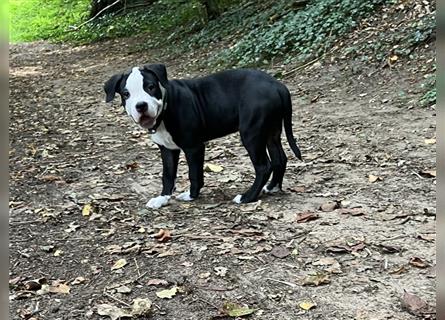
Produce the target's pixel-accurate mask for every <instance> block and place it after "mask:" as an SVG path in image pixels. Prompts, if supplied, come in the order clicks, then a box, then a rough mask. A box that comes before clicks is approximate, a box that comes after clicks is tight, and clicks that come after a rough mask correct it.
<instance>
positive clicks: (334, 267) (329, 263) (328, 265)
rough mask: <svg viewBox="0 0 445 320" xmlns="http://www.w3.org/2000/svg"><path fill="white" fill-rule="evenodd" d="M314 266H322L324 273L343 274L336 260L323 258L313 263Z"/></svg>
mask: <svg viewBox="0 0 445 320" xmlns="http://www.w3.org/2000/svg"><path fill="white" fill-rule="evenodd" d="M312 264H313V265H314V266H322V267H323V270H324V271H327V272H330V273H342V271H341V267H340V263H339V262H338V261H337V260H335V259H334V258H321V259H320V260H317V261H314V262H312Z"/></svg>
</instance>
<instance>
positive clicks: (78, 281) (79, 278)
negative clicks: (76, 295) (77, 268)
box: [71, 277, 86, 285]
mask: <svg viewBox="0 0 445 320" xmlns="http://www.w3.org/2000/svg"><path fill="white" fill-rule="evenodd" d="M85 281H86V279H85V278H84V277H77V278H76V279H74V280H73V281H72V282H71V285H76V284H81V283H84V282H85Z"/></svg>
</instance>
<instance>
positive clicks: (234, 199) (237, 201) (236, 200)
mask: <svg viewBox="0 0 445 320" xmlns="http://www.w3.org/2000/svg"><path fill="white" fill-rule="evenodd" d="M241 197H242V196H241V195H240V194H239V195H237V196H236V197H235V198H233V202H235V203H238V204H240V203H241Z"/></svg>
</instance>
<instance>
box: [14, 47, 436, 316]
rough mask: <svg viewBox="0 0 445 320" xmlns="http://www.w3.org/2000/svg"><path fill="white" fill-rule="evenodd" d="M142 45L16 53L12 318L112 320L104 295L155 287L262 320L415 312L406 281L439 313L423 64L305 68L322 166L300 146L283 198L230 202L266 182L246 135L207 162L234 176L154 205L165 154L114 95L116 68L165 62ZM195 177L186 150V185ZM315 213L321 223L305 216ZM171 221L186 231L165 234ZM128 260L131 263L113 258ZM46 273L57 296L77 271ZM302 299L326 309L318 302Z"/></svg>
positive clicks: (151, 293)
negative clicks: (108, 85)
mask: <svg viewBox="0 0 445 320" xmlns="http://www.w3.org/2000/svg"><path fill="white" fill-rule="evenodd" d="M130 49H131V44H128V46H122V43H121V42H119V41H116V42H110V43H106V44H101V45H95V46H88V47H80V48H71V47H69V46H60V45H50V44H47V43H34V44H27V45H16V46H12V47H11V56H10V62H11V69H10V72H11V73H10V79H11V82H10V90H11V93H10V114H11V121H10V168H9V169H10V195H11V197H10V208H11V209H10V279H11V280H10V296H11V299H12V300H11V302H10V318H11V319H27V318H26V317H27V316H29V315H30V314H31V313H32V312H31V311H32V310H36V312H35V313H34V317H35V318H36V319H83V318H85V319H86V318H88V319H99V318H100V317H99V316H98V315H97V314H96V312H95V306H96V305H98V304H101V303H108V304H113V305H115V306H118V307H123V308H125V304H124V303H128V304H131V302H132V301H133V299H135V298H138V297H140V298H150V299H151V300H152V301H153V302H154V306H153V307H152V309H153V311H152V316H151V319H190V320H195V319H196V320H198V319H211V318H212V317H214V316H216V315H218V314H219V313H218V310H217V308H221V307H222V306H223V304H224V302H225V301H230V302H235V303H238V304H241V305H243V304H246V305H248V306H249V307H251V308H254V309H256V311H255V313H254V314H253V315H252V316H251V319H415V318H416V317H415V316H414V315H411V314H410V313H408V312H407V310H405V309H403V308H402V305H401V297H402V295H403V292H404V290H406V291H408V292H410V293H413V294H416V295H418V296H419V297H421V298H422V299H423V300H425V301H427V302H428V303H429V304H431V305H432V308H433V309H434V308H435V265H436V259H435V215H436V211H435V178H434V177H432V176H431V174H433V172H428V170H435V166H436V165H435V154H436V152H435V145H434V144H428V143H426V142H425V139H430V138H434V137H435V111H434V110H432V109H430V108H420V107H418V106H416V101H417V99H418V97H419V95H418V94H417V93H415V86H414V84H415V83H417V82H418V81H419V79H421V77H422V74H419V73H416V72H415V70H414V69H410V66H407V67H406V68H403V69H395V70H392V71H391V70H377V72H375V71H376V70H373V69H368V68H367V67H366V66H360V65H359V66H357V65H354V66H347V65H343V66H325V65H323V66H317V65H315V66H314V67H313V68H312V69H309V70H306V71H305V72H304V73H302V74H298V75H296V76H292V77H290V78H289V79H286V80H285V81H286V84H287V85H288V86H289V88H290V90H291V92H292V94H293V103H294V109H295V112H294V131H295V134H296V136H297V137H298V140H299V143H300V146H301V149H302V153H303V157H304V159H305V161H304V162H299V161H297V160H296V159H295V158H294V157H292V156H291V152H289V148H288V147H287V145H286V151H287V154H288V155H289V163H288V171H287V173H286V176H285V184H284V187H285V192H284V193H283V194H280V195H278V196H269V197H264V198H262V200H261V202H258V203H256V204H249V205H243V206H237V205H234V204H232V203H231V199H232V198H233V197H234V195H236V194H238V193H240V192H242V191H243V190H244V189H245V188H246V187H247V186H248V185H249V183H250V182H251V179H252V177H253V172H252V168H251V166H250V164H249V162H248V158H247V154H246V152H245V150H244V149H243V148H242V146H241V145H240V143H239V138H238V136H237V135H233V136H230V137H227V138H225V139H220V140H219V141H215V142H211V143H210V145H209V148H208V152H207V161H208V162H210V163H213V164H219V165H221V166H222V167H224V170H223V171H222V172H221V173H213V172H209V173H206V187H205V188H204V190H203V194H202V197H201V198H200V199H199V200H198V201H196V202H193V203H186V204H185V203H179V202H173V203H172V204H171V205H170V206H168V207H165V208H163V209H161V210H159V211H148V210H146V209H145V208H144V205H145V203H146V201H147V200H148V199H149V198H150V197H151V196H153V195H157V193H158V192H159V191H160V168H161V164H160V157H159V154H158V152H157V148H156V147H155V146H154V145H153V144H152V143H151V141H150V140H149V139H148V138H147V135H146V133H144V132H143V131H141V130H139V129H138V128H137V127H135V126H134V125H133V124H132V123H131V122H130V121H129V119H127V116H126V115H124V114H123V110H122V108H121V107H119V106H118V103H117V102H116V103H115V105H114V106H113V107H110V106H107V105H105V103H104V102H103V93H102V84H103V82H104V81H105V80H106V79H107V78H108V76H110V75H112V74H113V73H114V72H115V71H118V70H122V69H125V68H127V67H129V66H131V65H137V64H142V63H145V62H151V61H160V60H162V59H160V57H156V56H155V54H153V55H152V56H149V55H148V54H144V55H143V54H130V53H129V51H130ZM167 64H169V63H167ZM171 65H172V67H170V68H169V71H170V73H171V74H170V76H171V77H176V76H183V75H184V74H186V70H187V66H186V65H181V63H179V62H176V63H175V64H173V63H171ZM357 68H359V69H357ZM371 73H372V75H370V74H371ZM368 75H370V76H368ZM427 142H432V141H429V140H427ZM425 170H426V171H425ZM186 174H187V170H186V166H185V163H184V159H183V158H182V160H181V168H180V172H179V178H178V186H177V189H178V192H181V191H183V190H185V189H186V188H187V185H188V182H187V179H186ZM370 175H374V176H375V178H374V179H377V181H375V182H370V181H369V176H370ZM434 175H435V173H434ZM371 178H372V177H371ZM329 201H331V202H334V203H335V204H336V205H337V206H340V207H341V208H338V209H335V210H333V208H328V207H329V205H326V203H328V202H329ZM87 204H91V205H92V210H91V212H90V215H89V216H83V215H82V208H84V206H85V205H87ZM320 205H324V206H323V207H324V209H325V210H327V211H321V210H319V207H320ZM297 214H299V216H297ZM301 214H308V215H309V216H311V217H313V216H314V215H316V216H318V219H314V220H310V221H307V222H304V221H300V223H298V222H297V217H300V218H301ZM161 228H163V229H168V230H170V231H171V232H172V238H171V239H169V240H168V241H166V242H160V241H159V240H157V239H155V238H154V236H153V235H154V234H155V233H157V232H158V231H159V229H161ZM122 258H124V259H126V261H127V264H126V265H125V266H124V267H123V268H120V269H117V270H111V268H112V266H113V264H114V263H115V262H116V261H117V260H119V259H122ZM310 275H315V276H312V278H311V277H310ZM39 278H45V279H46V281H47V282H48V283H49V284H50V285H51V288H53V290H56V291H57V290H59V291H60V290H61V291H63V290H64V289H66V287H64V286H60V285H57V280H63V281H65V282H64V283H65V284H67V285H68V286H69V287H70V293H69V294H63V293H47V294H41V292H36V291H35V289H36V288H34V287H29V284H28V286H26V284H27V281H28V280H32V279H39ZM150 279H163V280H166V281H167V282H168V284H167V285H166V286H165V288H172V287H174V286H178V287H180V292H178V293H177V294H176V296H174V297H173V298H171V299H160V298H158V297H157V296H156V292H158V291H160V290H162V289H164V288H162V285H158V286H155V285H148V282H149V280H150ZM73 281H74V282H73ZM305 282H306V285H304V284H305ZM314 282H315V283H317V282H328V283H325V284H323V283H322V284H320V285H310V284H311V283H312V284H313V283H314ZM76 283H77V284H76ZM124 285H125V286H126V287H127V288H125V287H123V286H124ZM54 288H55V289H54ZM119 288H120V289H119ZM122 288H124V289H122ZM119 291H121V292H124V293H121V292H119ZM126 291H130V292H126ZM125 292H126V293H125ZM113 297H114V298H113ZM119 301H121V302H119ZM303 301H311V302H313V303H316V305H317V306H316V308H313V309H311V310H309V311H304V310H302V309H301V308H300V307H299V304H300V303H301V302H303ZM122 302H124V303H122ZM36 308H37V309H36ZM431 317H433V316H431Z"/></svg>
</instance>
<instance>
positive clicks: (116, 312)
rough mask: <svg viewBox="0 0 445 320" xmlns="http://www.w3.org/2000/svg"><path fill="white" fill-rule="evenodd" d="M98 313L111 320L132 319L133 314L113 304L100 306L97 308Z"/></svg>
mask: <svg viewBox="0 0 445 320" xmlns="http://www.w3.org/2000/svg"><path fill="white" fill-rule="evenodd" d="M97 313H98V314H99V315H101V316H108V317H110V318H111V320H117V319H120V318H125V317H126V318H131V317H132V314H131V313H129V312H128V311H125V310H123V309H121V308H118V307H115V306H113V305H111V304H105V303H104V304H99V305H98V306H97Z"/></svg>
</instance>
